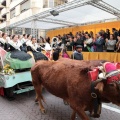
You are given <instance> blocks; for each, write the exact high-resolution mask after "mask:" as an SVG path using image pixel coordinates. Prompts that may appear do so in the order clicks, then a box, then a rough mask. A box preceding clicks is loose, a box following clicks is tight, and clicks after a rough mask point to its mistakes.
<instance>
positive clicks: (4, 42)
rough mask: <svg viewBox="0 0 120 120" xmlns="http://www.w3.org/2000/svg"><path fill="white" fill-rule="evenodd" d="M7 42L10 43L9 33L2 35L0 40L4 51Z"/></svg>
mask: <svg viewBox="0 0 120 120" xmlns="http://www.w3.org/2000/svg"><path fill="white" fill-rule="evenodd" d="M7 42H8V39H7V33H2V38H0V47H2V48H3V49H4V48H5V46H6V43H7Z"/></svg>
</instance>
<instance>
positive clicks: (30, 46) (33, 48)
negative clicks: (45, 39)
mask: <svg viewBox="0 0 120 120" xmlns="http://www.w3.org/2000/svg"><path fill="white" fill-rule="evenodd" d="M27 51H28V52H32V54H33V56H34V59H35V61H38V60H48V58H47V57H46V56H45V55H44V54H42V53H41V48H40V46H38V44H37V41H36V38H35V37H32V39H31V42H28V43H27Z"/></svg>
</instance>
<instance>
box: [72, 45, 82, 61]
mask: <svg viewBox="0 0 120 120" xmlns="http://www.w3.org/2000/svg"><path fill="white" fill-rule="evenodd" d="M81 52H82V46H81V45H77V46H76V52H74V53H73V54H72V55H71V59H75V60H83V54H82V53H81Z"/></svg>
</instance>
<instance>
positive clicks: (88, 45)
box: [84, 34, 93, 52]
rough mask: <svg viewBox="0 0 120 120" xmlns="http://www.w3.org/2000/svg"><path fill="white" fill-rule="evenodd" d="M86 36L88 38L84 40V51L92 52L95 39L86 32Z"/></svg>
mask: <svg viewBox="0 0 120 120" xmlns="http://www.w3.org/2000/svg"><path fill="white" fill-rule="evenodd" d="M85 37H86V40H85V41H84V51H85V52H92V50H91V48H92V46H93V39H92V38H91V36H90V34H86V35H85Z"/></svg>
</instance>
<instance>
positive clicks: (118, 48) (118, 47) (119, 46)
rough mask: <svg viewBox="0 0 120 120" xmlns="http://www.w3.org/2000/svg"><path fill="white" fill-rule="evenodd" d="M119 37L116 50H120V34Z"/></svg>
mask: <svg viewBox="0 0 120 120" xmlns="http://www.w3.org/2000/svg"><path fill="white" fill-rule="evenodd" d="M117 38H118V42H117V44H116V49H117V50H116V52H120V36H118V37H117Z"/></svg>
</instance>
